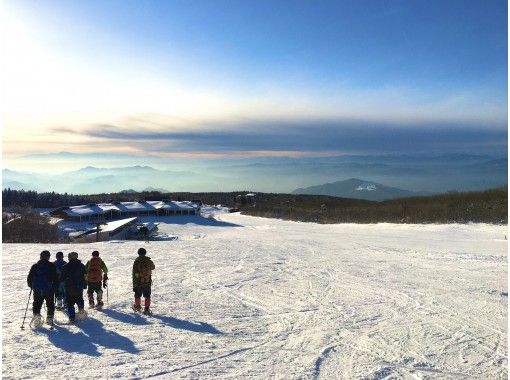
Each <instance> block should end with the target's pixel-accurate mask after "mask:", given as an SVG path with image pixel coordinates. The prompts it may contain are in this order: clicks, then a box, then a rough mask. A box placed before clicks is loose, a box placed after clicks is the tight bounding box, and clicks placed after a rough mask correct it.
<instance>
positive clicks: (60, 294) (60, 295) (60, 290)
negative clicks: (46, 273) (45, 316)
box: [53, 252, 67, 310]
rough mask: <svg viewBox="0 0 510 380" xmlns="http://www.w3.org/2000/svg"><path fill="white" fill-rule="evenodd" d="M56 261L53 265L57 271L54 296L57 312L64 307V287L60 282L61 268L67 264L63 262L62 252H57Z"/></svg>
mask: <svg viewBox="0 0 510 380" xmlns="http://www.w3.org/2000/svg"><path fill="white" fill-rule="evenodd" d="M55 256H56V258H57V259H56V260H55V262H54V263H53V264H55V268H56V269H57V276H58V287H57V292H56V294H55V299H56V305H55V307H56V308H57V309H58V310H62V309H63V308H64V307H65V304H64V299H65V286H64V282H63V281H62V267H63V266H64V265H66V264H67V261H65V260H64V254H63V253H62V252H57V254H56V255H55Z"/></svg>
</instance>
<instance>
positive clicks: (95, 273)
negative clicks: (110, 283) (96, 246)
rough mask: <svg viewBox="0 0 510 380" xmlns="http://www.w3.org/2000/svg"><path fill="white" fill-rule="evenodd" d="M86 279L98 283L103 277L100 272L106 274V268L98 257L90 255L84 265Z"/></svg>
mask: <svg viewBox="0 0 510 380" xmlns="http://www.w3.org/2000/svg"><path fill="white" fill-rule="evenodd" d="M85 269H86V271H87V281H88V282H95V283H99V282H101V280H102V279H103V276H102V273H104V274H107V273H108V268H107V267H106V264H105V263H104V261H103V260H101V258H100V257H92V258H91V259H90V260H89V261H87V264H86V265H85Z"/></svg>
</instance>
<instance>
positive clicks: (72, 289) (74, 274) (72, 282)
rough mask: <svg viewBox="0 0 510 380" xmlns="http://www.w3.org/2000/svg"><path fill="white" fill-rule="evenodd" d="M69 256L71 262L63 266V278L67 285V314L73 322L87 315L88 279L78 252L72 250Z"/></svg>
mask: <svg viewBox="0 0 510 380" xmlns="http://www.w3.org/2000/svg"><path fill="white" fill-rule="evenodd" d="M67 257H68V259H69V262H68V263H67V264H66V265H64V266H63V267H62V277H61V278H62V281H63V282H64V287H65V294H66V303H67V315H69V322H71V323H73V322H74V321H75V320H76V319H85V318H86V317H87V312H86V311H85V309H84V303H85V302H84V301H83V289H87V281H86V280H85V276H86V270H85V265H83V264H82V262H81V261H80V260H78V253H76V252H70V253H69V254H68V255H67ZM74 304H76V305H77V306H78V314H75V310H74Z"/></svg>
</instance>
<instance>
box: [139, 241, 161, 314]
mask: <svg viewBox="0 0 510 380" xmlns="http://www.w3.org/2000/svg"><path fill="white" fill-rule="evenodd" d="M146 254H147V251H146V250H145V248H140V249H139V250H138V257H137V258H136V260H135V262H134V263H133V291H134V292H135V304H134V305H133V310H135V311H137V312H139V311H141V309H142V300H141V297H142V295H143V297H144V298H145V303H144V306H145V308H144V311H143V313H144V314H148V315H150V314H152V311H151V310H150V306H151V285H152V276H151V275H152V271H153V270H154V269H155V268H156V267H155V266H154V263H153V262H152V260H151V259H150V257H147V256H146Z"/></svg>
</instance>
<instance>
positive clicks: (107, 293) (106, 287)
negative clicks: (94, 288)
mask: <svg viewBox="0 0 510 380" xmlns="http://www.w3.org/2000/svg"><path fill="white" fill-rule="evenodd" d="M106 304H107V305H109V302H108V286H107V287H106Z"/></svg>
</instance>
